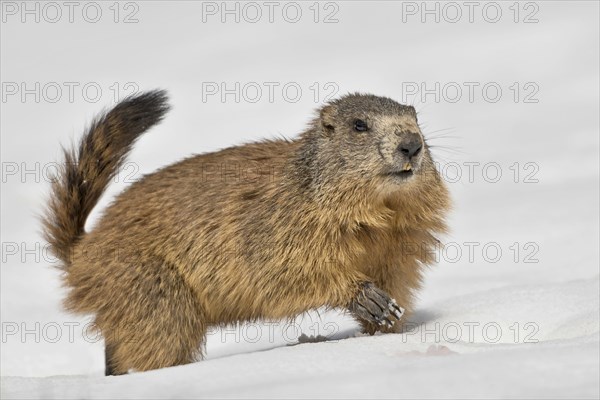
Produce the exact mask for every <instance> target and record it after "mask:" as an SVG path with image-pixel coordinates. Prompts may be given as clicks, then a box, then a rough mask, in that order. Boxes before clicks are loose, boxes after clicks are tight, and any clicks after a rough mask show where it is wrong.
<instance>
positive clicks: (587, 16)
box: [0, 1, 600, 399]
mask: <svg viewBox="0 0 600 400" xmlns="http://www.w3.org/2000/svg"><path fill="white" fill-rule="evenodd" d="M509 3H510V4H509ZM509 3H500V4H502V7H503V12H504V13H505V14H504V15H505V16H507V18H504V19H503V20H502V21H501V22H500V23H497V24H489V23H485V22H482V21H481V20H478V21H476V22H475V23H473V24H471V23H469V22H465V21H462V22H458V23H456V24H450V23H445V22H443V21H442V22H441V23H437V24H436V23H425V24H422V23H420V22H419V21H418V19H417V20H414V19H411V20H410V21H409V22H406V23H402V22H401V16H400V15H401V14H400V10H401V3H393V2H380V3H377V7H373V6H372V5H369V4H367V3H366V2H361V1H358V2H337V3H336V4H338V6H339V13H338V17H339V20H340V22H339V23H337V24H314V23H311V22H310V18H309V20H308V21H307V20H304V19H303V20H302V21H301V22H300V23H298V24H287V23H284V22H281V21H278V22H276V23H274V24H269V23H257V24H249V23H244V22H243V21H242V22H241V23H239V24H236V23H231V24H221V23H219V21H215V20H209V22H207V23H203V22H201V21H202V18H201V15H200V8H201V3H194V2H181V3H177V4H176V5H173V6H172V7H167V6H166V5H165V4H163V3H161V2H138V3H137V4H138V5H139V13H138V17H139V21H140V22H139V23H138V24H115V23H113V22H111V20H110V18H108V19H103V20H102V21H100V22H99V23H98V24H88V23H85V22H83V21H78V22H77V21H76V22H75V23H74V24H69V23H68V22H58V23H56V24H51V23H47V22H43V21H42V22H41V23H25V24H22V23H20V22H18V19H17V22H16V23H15V22H14V21H15V20H12V19H10V18H9V20H8V22H7V23H3V24H2V27H1V29H2V50H1V51H2V53H1V58H2V81H3V82H6V81H9V82H27V83H28V84H29V85H30V86H31V87H32V85H33V82H41V83H42V86H43V83H44V82H59V83H62V82H79V83H81V84H82V85H83V84H85V83H86V82H98V84H99V85H100V86H101V87H102V88H103V91H104V94H103V96H102V98H101V100H100V101H98V102H96V103H93V102H89V101H85V100H83V99H82V97H81V95H80V94H79V95H78V94H77V93H80V92H77V91H76V92H75V93H76V95H75V100H74V101H73V102H70V101H68V100H67V99H66V98H65V97H64V96H63V97H62V98H61V99H60V101H57V102H55V103H52V102H49V101H44V96H42V101H40V102H39V103H36V102H35V101H33V97H32V96H30V98H28V99H26V101H21V99H20V97H19V96H16V97H8V99H7V100H6V101H4V100H3V101H2V103H1V107H2V108H1V111H2V118H1V119H0V120H1V129H2V136H1V140H2V146H1V154H2V168H3V169H2V193H1V196H2V197H1V199H2V204H1V207H2V219H1V221H2V222H1V233H2V267H1V269H0V278H1V280H0V289H1V290H0V300H1V304H0V312H1V321H2V341H1V343H0V345H1V357H0V368H1V375H2V378H1V392H0V394H1V397H2V398H7V399H8V398H199V397H202V398H217V397H218V398H231V397H234V398H238V397H247V398H271V397H273V398H275V397H276V398H299V397H300V398H306V397H319V398H324V397H327V398H348V397H350V398H365V397H367V398H598V397H600V378H599V377H600V348H599V346H600V336H599V335H600V296H599V293H600V270H599V264H600V257H599V246H598V243H599V239H600V235H599V226H598V223H599V215H600V212H599V185H600V184H599V181H600V171H599V141H600V135H599V131H600V126H599V118H598V116H599V114H598V110H599V109H600V100H599V97H600V96H599V93H598V88H599V86H600V80H599V68H600V66H599V57H598V55H599V49H600V43H599V41H600V39H599V38H600V32H599V22H598V11H599V10H598V9H599V5H598V3H597V2H580V3H577V7H575V6H574V5H572V3H568V2H563V1H553V2H536V3H535V4H537V6H538V7H539V13H538V14H537V17H538V18H539V23H537V24H515V23H513V22H512V20H511V17H512V14H510V12H511V11H510V9H509V8H508V7H509V6H510V5H511V4H512V2H509ZM111 4H112V3H111ZM303 4H304V3H303ZM415 4H417V5H419V4H420V2H419V3H415ZM430 4H432V7H433V4H434V3H430ZM108 6H109V4H108V3H107V4H106V8H105V10H104V11H105V15H109V16H110V15H111V14H110V12H111V11H110V10H109V9H108ZM308 6H309V4H308V3H306V8H305V12H307V13H309V12H310V11H309V10H308ZM232 7H233V6H232ZM122 11H129V10H122ZM322 11H323V10H322ZM522 11H530V10H522ZM308 15H311V14H308ZM365 16H368V17H369V18H366V17H365ZM174 21H176V23H175V22H174ZM73 32H76V33H77V34H76V35H74V34H73ZM367 32H368V34H367ZM40 37H43V38H44V40H40ZM23 49H28V50H27V51H24V50H23ZM132 49H136V51H135V52H134V51H133V50H132ZM134 55H135V56H134ZM314 59H318V60H319V62H317V63H315V62H314ZM213 81H214V82H221V81H227V82H229V83H231V82H235V81H240V82H242V83H244V82H271V81H277V82H281V83H285V82H290V81H294V82H298V83H299V84H300V85H301V86H302V88H303V89H304V91H305V94H304V95H303V96H302V98H301V99H300V101H298V102H296V103H293V102H289V101H284V100H282V99H281V97H280V96H279V97H278V98H276V99H275V101H273V102H269V101H267V100H265V99H261V100H260V101H258V102H256V103H251V102H248V101H241V102H239V103H236V102H235V101H233V100H232V97H231V98H229V100H228V101H226V102H224V103H223V102H221V101H220V98H219V96H216V97H211V98H209V99H208V100H207V101H203V98H202V95H201V89H202V83H203V82H213ZM413 81H414V82H417V83H420V82H427V83H428V84H429V85H430V86H429V87H432V85H433V84H434V83H435V82H441V83H442V85H443V84H444V83H447V82H459V83H461V82H471V81H475V82H480V83H481V84H484V83H485V82H498V83H499V84H500V85H501V87H502V88H503V90H504V95H503V97H502V99H501V100H500V101H498V102H496V103H491V102H488V101H484V100H482V99H481V97H479V98H476V99H475V101H473V102H470V101H468V100H466V99H464V98H463V99H461V100H460V101H458V102H456V103H453V102H450V101H446V100H444V99H442V101H439V102H435V101H433V97H428V98H426V99H425V101H423V99H421V98H420V96H417V97H414V96H413V97H412V98H409V99H408V101H409V102H411V103H414V104H415V106H416V107H417V109H418V110H419V112H420V114H419V117H420V119H421V122H422V123H423V125H424V126H425V128H424V130H425V133H426V136H429V137H435V136H439V135H441V137H440V138H439V139H432V141H431V143H433V144H436V145H438V144H439V145H440V146H442V147H440V148H436V149H435V155H436V159H437V160H438V161H439V162H440V166H441V168H442V169H444V170H445V172H446V173H447V174H446V178H447V180H448V181H449V183H448V185H449V187H450V190H451V192H452V196H453V198H454V203H455V207H454V211H453V212H452V214H451V216H450V226H451V229H452V230H451V233H450V234H449V235H448V236H447V237H445V238H443V240H444V242H445V243H446V244H447V248H446V249H447V250H446V251H444V252H442V253H440V255H439V256H440V262H439V263H438V264H437V265H435V266H432V267H431V268H430V269H428V272H427V276H426V280H425V285H424V288H423V290H422V292H421V293H420V299H419V302H418V305H417V312H416V314H415V315H414V316H413V317H412V319H411V323H412V324H411V325H410V328H411V329H410V330H409V331H408V332H406V333H404V334H394V335H375V336H364V335H361V334H360V333H358V331H357V326H356V324H355V323H354V322H353V321H352V320H351V319H350V318H349V317H348V316H346V315H344V314H343V313H341V312H337V311H329V312H324V311H322V310H320V311H315V312H311V313H308V314H306V315H303V316H300V317H298V318H297V320H296V321H295V323H293V324H286V322H283V321H281V322H279V321H276V322H272V323H268V322H267V323H263V324H260V325H248V324H246V325H242V326H238V327H230V328H228V329H226V330H216V331H213V332H211V334H210V335H209V339H208V343H207V346H206V353H207V359H206V360H203V361H201V362H197V363H194V364H190V365H185V366H179V367H173V368H166V369H162V370H158V371H150V372H145V373H132V374H130V375H127V376H119V377H104V376H103V368H104V356H103V343H102V340H101V339H99V338H96V337H94V336H93V335H92V334H89V333H86V332H85V330H84V328H85V324H86V323H87V322H88V321H89V319H87V318H80V317H75V316H72V315H69V314H66V313H65V312H64V311H62V310H61V306H60V301H61V298H62V297H63V295H64V291H63V289H62V288H61V287H60V275H59V273H58V272H57V271H56V270H55V269H53V268H51V265H52V263H51V262H49V260H48V259H47V258H46V257H45V253H44V249H43V243H42V242H41V239H40V235H39V226H38V221H37V220H36V214H38V213H39V212H40V211H41V209H42V207H43V200H44V198H45V197H44V196H45V195H46V193H47V189H48V182H47V181H45V179H44V176H43V174H42V173H40V174H38V175H39V176H36V174H35V173H30V174H29V175H25V177H22V176H21V173H22V172H23V171H22V170H23V169H24V167H26V168H27V169H29V170H32V169H33V170H35V168H36V163H38V165H40V166H45V165H49V164H48V163H51V162H53V161H56V160H57V159H58V157H59V150H60V147H59V144H60V143H63V144H67V143H68V142H69V140H71V139H74V138H77V137H79V135H80V134H81V133H80V132H81V130H82V127H83V126H84V125H85V123H86V122H87V121H89V120H90V118H91V117H92V116H93V115H94V114H95V113H96V112H98V111H99V110H100V109H101V108H102V107H104V106H108V105H110V104H112V103H113V102H114V100H113V99H112V92H111V90H110V86H111V85H112V84H113V83H114V82H118V83H119V86H120V88H121V89H122V90H121V91H122V92H123V91H124V90H123V88H124V84H125V83H127V82H135V83H136V84H137V85H138V86H139V87H140V88H141V89H150V88H154V87H164V88H167V89H168V90H169V92H170V94H171V99H172V103H173V105H174V108H173V111H172V112H171V113H170V114H169V115H168V117H167V118H166V120H165V121H164V123H163V124H161V125H160V126H159V127H157V128H156V129H153V130H152V131H151V132H149V133H148V135H147V136H145V137H144V138H142V139H141V140H140V141H139V143H138V144H137V145H136V148H135V150H134V151H133V153H132V155H131V157H130V161H131V162H132V164H130V167H131V169H129V170H125V171H124V172H125V173H129V172H132V171H133V173H134V175H139V174H143V173H148V172H151V171H153V170H155V169H156V168H158V167H160V166H162V165H166V164H169V163H171V162H173V161H175V160H177V159H179V158H181V157H182V156H185V155H188V154H189V153H191V152H204V151H211V150H214V149H217V148H220V147H224V146H227V145H231V144H235V143H240V142H244V141H248V140H253V139H258V138H261V137H271V136H275V135H279V134H284V135H286V136H293V135H294V134H296V133H297V132H300V131H301V130H302V129H303V127H304V126H305V123H306V122H307V119H308V112H309V110H312V109H314V108H315V107H316V106H317V104H318V102H317V103H315V101H314V99H313V97H312V95H313V93H312V92H311V91H310V89H309V86H310V85H312V83H314V82H319V83H320V86H321V89H324V84H325V83H327V82H335V83H336V84H337V85H338V87H339V92H340V93H344V92H348V91H355V90H361V91H368V92H373V93H376V94H382V95H388V96H391V97H393V98H396V99H398V100H402V97H403V96H404V95H405V93H403V92H402V90H401V88H402V82H413ZM514 82H520V84H521V95H523V94H524V93H526V92H523V90H524V86H523V84H524V83H526V82H535V83H536V84H537V85H538V86H539V91H538V92H537V94H536V95H535V97H536V98H537V99H538V100H539V101H538V102H537V103H523V102H522V101H520V102H516V103H515V102H514V100H513V97H512V96H513V92H511V90H510V89H509V87H510V86H511V85H512V83H514ZM122 94H123V93H122ZM322 97H323V96H321V100H322ZM231 115H235V117H234V118H232V117H231ZM448 128H450V129H448ZM446 147H450V148H449V149H447V148H446ZM453 163H455V164H453ZM466 163H479V164H478V165H475V167H474V170H473V174H472V176H469V169H468V165H469V164H466ZM491 163H497V165H498V166H499V168H500V171H501V172H502V176H501V177H500V179H499V180H498V182H492V181H494V179H493V178H494V176H495V175H494V168H495V167H494V166H492V168H490V169H488V170H487V172H488V173H487V175H484V174H483V172H482V171H483V169H484V166H486V165H490V164H491ZM515 163H519V164H518V165H515ZM528 163H530V164H528ZM15 165H16V166H17V168H19V170H18V174H17V175H11V174H8V171H9V168H12V167H13V166H15ZM456 165H458V166H460V170H459V171H460V173H461V177H460V179H458V180H457V182H452V181H454V179H452V178H453V177H454V175H453V172H452V171H453V170H452V169H451V168H453V167H456ZM471 165H474V164H471ZM517 172H518V174H517ZM124 177H125V175H122V176H121V178H120V179H119V180H118V182H116V183H115V184H114V185H113V186H112V187H111V188H110V190H109V191H108V193H107V195H106V196H105V197H104V198H103V199H102V200H101V202H100V204H99V205H98V207H97V209H96V210H95V211H94V213H93V215H92V218H91V220H90V221H89V228H93V224H94V222H95V220H96V218H97V216H98V211H99V210H101V209H102V208H103V207H104V206H106V204H107V203H108V201H110V199H111V198H112V196H114V195H115V194H116V193H118V192H119V191H120V190H123V188H125V187H126V186H127V182H125V181H126V179H124ZM471 178H472V179H471ZM532 180H533V181H532ZM536 180H537V181H536ZM36 243H38V246H39V247H38V248H36V247H35V246H36ZM484 249H485V250H484ZM498 250H500V251H501V253H499V254H497V253H496V251H498ZM457 251H458V253H457ZM400 306H401V305H400ZM301 334H303V335H304V336H302V337H300V336H301ZM323 337H327V340H326V341H323ZM299 342H301V343H299Z"/></svg>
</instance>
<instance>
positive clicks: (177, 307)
mask: <svg viewBox="0 0 600 400" xmlns="http://www.w3.org/2000/svg"><path fill="white" fill-rule="evenodd" d="M167 108H168V107H167V106H166V95H165V93H163V92H150V93H147V94H143V95H140V96H137V97H133V98H129V99H127V100H126V101H124V102H123V103H121V104H119V105H117V106H116V107H115V108H114V109H113V110H111V111H110V112H108V113H107V114H106V115H104V116H102V117H100V118H99V119H97V120H96V122H95V123H93V124H92V126H91V128H90V129H89V131H88V133H87V135H86V136H84V138H83V139H82V142H81V145H80V147H79V152H78V154H75V153H74V152H66V158H67V161H68V162H69V163H68V164H66V168H65V170H64V171H63V173H62V175H61V176H60V177H59V179H58V180H57V182H56V183H55V184H54V187H53V197H52V199H51V201H50V207H49V212H48V215H47V217H46V219H45V232H46V237H47V239H48V241H49V242H50V243H51V244H52V245H53V247H54V250H55V253H56V254H57V255H58V256H59V257H60V258H61V259H62V260H63V262H64V264H63V268H64V271H65V282H66V285H67V286H68V287H69V288H70V291H69V294H68V297H67V299H66V301H65V304H66V307H67V308H68V309H69V310H71V311H74V312H78V313H89V314H93V315H94V317H95V324H96V326H97V327H98V329H99V330H100V332H101V333H102V335H103V336H104V338H105V340H106V346H107V373H110V374H113V373H114V374H121V373H126V372H127V371H128V370H129V369H134V370H138V371H143V370H149V369H155V368H161V367H167V366H172V365H179V364H184V363H189V362H192V361H194V360H197V359H200V358H201V356H202V355H201V348H202V344H203V342H204V337H205V332H206V330H207V328H208V327H210V326H216V325H224V324H229V323H235V322H241V321H251V320H257V319H281V318H292V317H294V316H296V315H298V314H300V313H302V312H305V311H307V310H311V309H316V308H319V307H323V306H325V307H331V308H334V307H340V308H348V307H349V305H350V304H351V303H352V301H353V300H354V299H355V297H356V296H357V293H359V292H360V290H361V285H363V284H364V283H365V282H372V283H374V284H375V285H376V286H377V287H379V288H381V289H382V290H384V291H385V292H387V293H388V294H389V295H390V297H392V298H394V299H395V300H396V301H397V302H398V304H399V305H400V306H402V307H404V308H405V309H406V310H407V311H408V312H410V310H411V309H412V306H413V295H414V294H415V291H416V290H417V289H418V288H419V286H420V284H421V278H422V271H423V267H424V265H425V264H429V263H431V262H432V261H433V256H432V253H431V252H432V251H433V250H434V247H435V246H436V245H437V241H436V239H435V237H434V234H436V233H437V232H444V230H445V224H444V214H445V212H446V210H447V209H448V207H449V198H448V193H447V191H446V188H445V186H444V184H443V182H442V180H441V178H440V177H439V175H438V174H437V172H436V170H435V168H434V165H433V162H432V160H431V156H430V153H429V149H428V148H427V145H426V143H425V142H423V150H422V151H421V153H420V155H419V157H418V160H417V159H416V158H415V159H414V160H413V161H414V162H413V170H414V171H415V176H413V177H412V178H410V179H401V178H398V177H395V176H392V175H389V173H390V172H394V171H396V170H398V169H399V168H400V166H401V165H403V164H404V163H405V161H406V160H405V159H403V158H402V156H401V155H399V154H398V151H397V146H398V145H399V143H400V142H401V141H402V140H403V138H404V137H405V136H406V135H408V134H413V135H417V136H415V137H419V138H420V140H422V135H421V132H420V130H419V127H418V123H417V119H416V114H415V112H414V109H413V108H412V107H408V106H402V105H400V104H398V103H396V102H394V101H393V100H390V99H387V98H382V97H375V96H371V95H359V94H352V95H347V96H345V97H343V98H341V99H339V100H336V101H333V102H331V103H329V104H327V105H325V106H324V107H323V108H322V109H321V110H320V113H319V115H318V117H317V118H315V119H314V120H313V121H312V122H311V123H310V126H309V127H308V129H307V130H306V131H305V132H304V133H302V134H301V135H300V136H299V137H298V138H297V139H295V140H283V139H281V140H266V141H262V142H259V143H251V144H246V145H242V146H236V147H231V148H228V149H224V150H221V151H218V152H215V153H209V154H203V155H197V156H193V157H191V158H188V159H185V160H183V161H181V162H178V163H176V164H173V165H171V166H168V167H166V168H163V169H161V170H159V171H157V172H155V173H153V174H150V175H147V176H145V177H143V179H141V180H139V181H138V182H136V183H134V184H133V185H132V186H131V187H129V188H128V190H126V191H125V192H124V193H122V194H121V195H119V196H118V197H117V198H116V199H115V201H114V202H113V203H112V204H111V205H110V206H109V207H108V209H107V210H106V211H105V212H104V215H103V217H102V218H101V219H100V221H99V222H98V224H97V226H96V227H95V229H93V230H92V231H91V232H88V233H84V231H83V225H84V223H85V219H86V217H87V216H88V214H89V212H90V211H91V209H92V207H93V206H94V204H95V203H96V201H97V200H98V198H99V196H100V195H101V194H102V192H103V191H104V189H105V187H106V186H107V184H108V182H109V180H110V178H111V177H112V176H113V175H114V173H115V172H116V171H117V169H118V167H119V165H120V163H121V162H122V161H123V159H124V157H125V156H126V154H127V152H128V151H129V149H130V147H131V145H132V144H133V142H134V140H135V139H136V138H137V137H138V136H139V135H140V134H141V133H142V132H143V130H145V129H146V128H148V127H150V126H151V125H153V124H154V123H156V122H158V121H160V119H161V118H162V116H163V115H164V113H165V112H166V110H167ZM356 118H360V119H363V120H365V121H367V122H368V124H369V131H367V132H357V131H355V130H354V129H353V121H355V119H356ZM411 132H412V133H411ZM74 162H77V164H75V163H74ZM360 322H361V323H362V325H363V328H364V330H365V331H367V332H370V333H373V332H375V331H376V330H378V329H380V327H379V326H377V325H375V324H374V323H372V322H369V321H366V320H361V321H360ZM400 329H401V324H399V323H397V324H396V325H395V326H394V328H392V329H389V328H383V329H382V330H384V331H390V330H391V331H399V330H400Z"/></svg>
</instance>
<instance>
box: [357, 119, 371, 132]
mask: <svg viewBox="0 0 600 400" xmlns="http://www.w3.org/2000/svg"><path fill="white" fill-rule="evenodd" d="M368 129H369V127H368V126H367V123H366V122H365V121H363V120H362V119H357V120H354V130H355V131H359V132H365V131H366V130H368Z"/></svg>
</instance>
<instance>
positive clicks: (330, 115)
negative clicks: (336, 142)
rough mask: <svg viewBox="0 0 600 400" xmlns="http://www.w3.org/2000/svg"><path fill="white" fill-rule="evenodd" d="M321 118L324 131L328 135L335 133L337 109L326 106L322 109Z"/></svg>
mask: <svg viewBox="0 0 600 400" xmlns="http://www.w3.org/2000/svg"><path fill="white" fill-rule="evenodd" d="M319 118H320V119H321V124H322V125H323V131H324V132H326V133H330V132H333V131H334V130H335V124H334V121H335V108H334V106H332V105H331V104H330V105H326V106H325V107H323V108H321V112H320V114H319Z"/></svg>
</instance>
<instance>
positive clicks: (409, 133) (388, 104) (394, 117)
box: [316, 94, 433, 186]
mask: <svg viewBox="0 0 600 400" xmlns="http://www.w3.org/2000/svg"><path fill="white" fill-rule="evenodd" d="M318 125H320V126H318ZM316 129H317V130H318V131H319V132H320V135H319V137H320V140H319V147H320V148H321V150H323V148H324V147H326V148H327V150H328V151H327V153H328V156H329V157H333V158H334V159H335V160H336V164H337V166H338V167H339V169H340V170H341V172H342V171H343V173H344V175H346V176H351V177H356V178H357V179H368V180H377V181H378V182H381V184H383V185H386V186H387V185H391V186H395V185H396V186H397V185H402V184H405V183H408V182H412V181H414V179H415V176H419V175H423V174H424V173H426V172H431V167H432V165H433V163H432V161H431V156H430V153H429V149H428V147H427V144H426V143H425V141H424V139H423V135H422V133H421V129H420V128H419V125H418V122H417V114H416V111H415V109H414V108H413V107H412V106H405V105H402V104H399V103H397V102H395V101H394V100H391V99H389V98H387V97H377V96H373V95H364V94H349V95H346V96H344V97H342V98H340V99H338V100H334V101H332V102H330V103H328V104H327V105H325V106H324V107H323V108H321V110H320V111H319V118H318V120H317V126H316ZM329 144H331V145H332V146H330V145H329Z"/></svg>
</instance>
